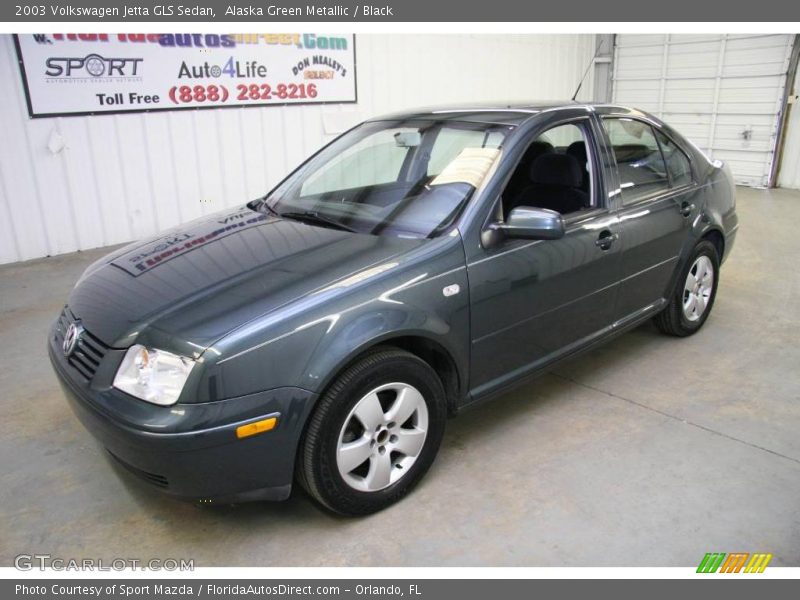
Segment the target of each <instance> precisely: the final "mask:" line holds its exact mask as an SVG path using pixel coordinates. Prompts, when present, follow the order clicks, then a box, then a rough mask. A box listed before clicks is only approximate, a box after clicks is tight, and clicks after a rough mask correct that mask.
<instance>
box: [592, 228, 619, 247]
mask: <svg viewBox="0 0 800 600" xmlns="http://www.w3.org/2000/svg"><path fill="white" fill-rule="evenodd" d="M617 238H619V234H618V233H611V231H609V230H608V229H604V230H603V231H601V232H600V236H599V237H598V238H597V240H595V242H594V243H595V245H596V246H597V247H599V248H600V249H601V250H608V249H609V248H611V244H613V243H614V240H616V239H617Z"/></svg>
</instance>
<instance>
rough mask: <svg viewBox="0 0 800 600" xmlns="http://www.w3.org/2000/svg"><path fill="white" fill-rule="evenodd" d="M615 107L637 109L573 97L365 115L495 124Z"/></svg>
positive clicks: (517, 122)
mask: <svg viewBox="0 0 800 600" xmlns="http://www.w3.org/2000/svg"><path fill="white" fill-rule="evenodd" d="M601 106H602V107H604V108H610V109H612V110H613V109H616V110H620V111H624V112H638V111H636V110H635V109H631V108H628V107H624V106H616V105H611V104H608V103H605V102H578V101H573V100H566V101H563V100H562V101H540V102H518V103H502V102H493V103H485V104H470V105H463V106H459V105H445V106H437V107H427V108H418V109H411V110H406V111H401V112H396V113H391V114H388V115H381V116H378V117H374V118H372V119H369V120H370V121H389V120H392V121H393V120H415V119H423V120H433V119H435V120H437V121H466V122H472V123H492V124H496V125H514V126H516V125H519V124H520V123H522V122H523V121H526V120H528V119H530V118H531V117H533V116H534V115H536V114H538V113H541V112H544V111H552V110H559V109H575V108H585V109H586V110H593V109H594V108H597V107H601Z"/></svg>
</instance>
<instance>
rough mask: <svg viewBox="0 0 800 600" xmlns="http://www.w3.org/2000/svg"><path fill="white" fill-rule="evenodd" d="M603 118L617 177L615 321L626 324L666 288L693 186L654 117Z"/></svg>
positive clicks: (691, 213) (691, 212) (689, 215)
mask: <svg viewBox="0 0 800 600" xmlns="http://www.w3.org/2000/svg"><path fill="white" fill-rule="evenodd" d="M601 122H602V126H603V131H604V133H605V135H606V136H607V140H606V141H607V143H608V144H609V147H610V148H611V149H612V154H613V156H614V159H615V163H616V167H615V168H616V172H617V176H618V180H619V190H620V193H619V196H620V203H619V206H620V208H619V210H618V213H617V214H618V216H619V222H620V226H621V239H620V242H621V244H620V246H621V248H620V251H621V269H622V282H621V283H620V287H619V296H618V299H617V306H616V311H615V321H616V322H617V323H618V324H619V325H624V324H625V323H626V322H629V321H634V320H636V319H637V318H640V317H642V316H643V315H645V314H647V313H649V312H656V311H657V310H658V308H660V307H661V306H662V305H663V302H664V301H665V298H666V296H667V295H668V294H669V289H671V285H672V278H673V274H674V273H675V270H676V268H677V266H678V263H679V260H680V255H681V250H682V247H683V244H684V243H685V242H686V240H687V239H688V232H689V228H690V226H691V222H692V219H693V218H694V217H695V216H696V214H697V207H696V204H697V203H696V202H695V196H696V195H697V189H696V188H697V186H696V185H695V183H694V178H693V176H692V174H691V167H690V165H689V159H688V157H687V156H686V154H685V153H684V152H683V151H682V150H680V148H679V147H677V145H675V143H674V142H672V140H671V139H670V138H669V137H668V136H667V135H666V134H665V133H663V132H661V131H659V130H658V128H657V127H656V126H655V124H654V123H650V122H648V121H645V120H642V119H639V118H632V117H628V116H624V117H623V116H608V115H607V116H603V117H602V118H601ZM667 154H669V157H670V160H669V167H670V168H668V166H667V161H665V155H667Z"/></svg>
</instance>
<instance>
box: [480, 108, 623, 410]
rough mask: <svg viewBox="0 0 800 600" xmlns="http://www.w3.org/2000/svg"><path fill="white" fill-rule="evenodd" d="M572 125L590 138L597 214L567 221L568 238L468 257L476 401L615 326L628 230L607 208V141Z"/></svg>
mask: <svg viewBox="0 0 800 600" xmlns="http://www.w3.org/2000/svg"><path fill="white" fill-rule="evenodd" d="M570 123H574V124H575V125H577V126H578V127H579V128H580V129H581V131H582V132H583V135H584V136H585V140H584V141H585V143H586V150H587V154H588V156H587V164H588V165H589V166H590V168H591V174H590V179H591V182H592V185H591V203H592V207H591V208H589V209H587V210H581V211H578V212H576V213H573V214H568V215H565V230H566V233H565V235H564V237H563V238H561V239H556V240H537V241H531V240H509V239H506V240H503V241H501V242H500V243H498V244H497V245H495V246H492V247H491V248H482V249H481V251H480V252H478V253H477V254H475V255H474V256H473V257H472V258H471V259H470V258H468V265H467V269H468V275H469V284H470V298H471V337H472V347H471V372H470V387H471V393H472V395H473V397H474V398H477V397H479V396H481V395H483V394H485V393H489V392H491V391H493V390H495V389H497V388H500V387H502V386H504V385H505V384H506V383H510V382H512V381H513V380H515V379H517V378H519V377H521V376H524V375H526V374H529V373H531V372H533V371H535V370H537V369H538V368H539V367H542V366H544V365H545V364H547V363H549V362H551V361H552V360H554V359H556V358H558V357H560V356H563V355H565V354H568V353H569V352H570V351H572V350H575V349H577V348H579V347H581V346H582V345H584V344H586V343H588V342H589V341H591V340H592V339H594V338H596V337H597V336H599V335H600V334H601V333H602V332H603V331H605V330H607V329H609V327H610V325H611V323H612V322H613V317H614V301H615V298H616V293H617V283H618V280H619V275H620V271H619V269H620V266H619V248H620V245H619V233H620V228H619V222H618V219H617V216H616V215H615V214H614V212H613V211H612V210H610V208H609V206H608V205H607V200H606V198H607V195H606V193H605V188H604V185H605V184H604V177H603V176H602V171H603V167H602V162H603V161H602V159H601V156H600V152H599V147H598V145H597V136H598V135H600V134H599V132H598V131H597V124H596V123H595V121H594V120H593V119H592V118H590V117H585V118H583V119H578V120H573V121H570ZM548 131H549V129H548ZM541 133H542V130H541V129H540V130H538V131H536V132H534V133H533V135H532V136H531V138H530V139H529V140H528V142H529V143H531V142H534V143H535V141H536V140H537V139H540V134H541ZM518 168H519V167H518ZM511 179H513V176H512V178H511ZM601 190H602V191H601Z"/></svg>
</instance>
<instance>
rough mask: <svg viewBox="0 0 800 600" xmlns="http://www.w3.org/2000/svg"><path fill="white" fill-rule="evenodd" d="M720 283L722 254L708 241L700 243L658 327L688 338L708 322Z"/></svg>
mask: <svg viewBox="0 0 800 600" xmlns="http://www.w3.org/2000/svg"><path fill="white" fill-rule="evenodd" d="M718 282H719V255H718V254H717V248H716V247H715V246H714V244H712V243H711V242H710V241H708V240H701V241H700V242H699V243H698V244H697V245H696V246H695V247H694V250H693V251H692V254H691V255H690V256H689V260H687V261H686V265H685V266H684V268H683V271H682V272H681V274H680V275H679V276H678V279H677V281H676V283H675V289H674V290H673V292H672V295H671V296H670V298H669V299H668V300H669V303H668V304H667V306H666V308H665V309H664V310H663V311H662V312H660V313H659V314H658V315H657V316H656V317H655V319H654V320H655V323H656V326H657V327H658V328H659V329H660V330H661V331H663V332H664V333H668V334H670V335H675V336H679V337H685V336H688V335H692V334H693V333H695V332H697V331H698V330H699V329H700V328H701V327H702V326H703V323H705V322H706V319H707V318H708V315H709V314H710V313H711V308H712V307H713V306H714V298H715V297H716V293H717V283H718Z"/></svg>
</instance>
